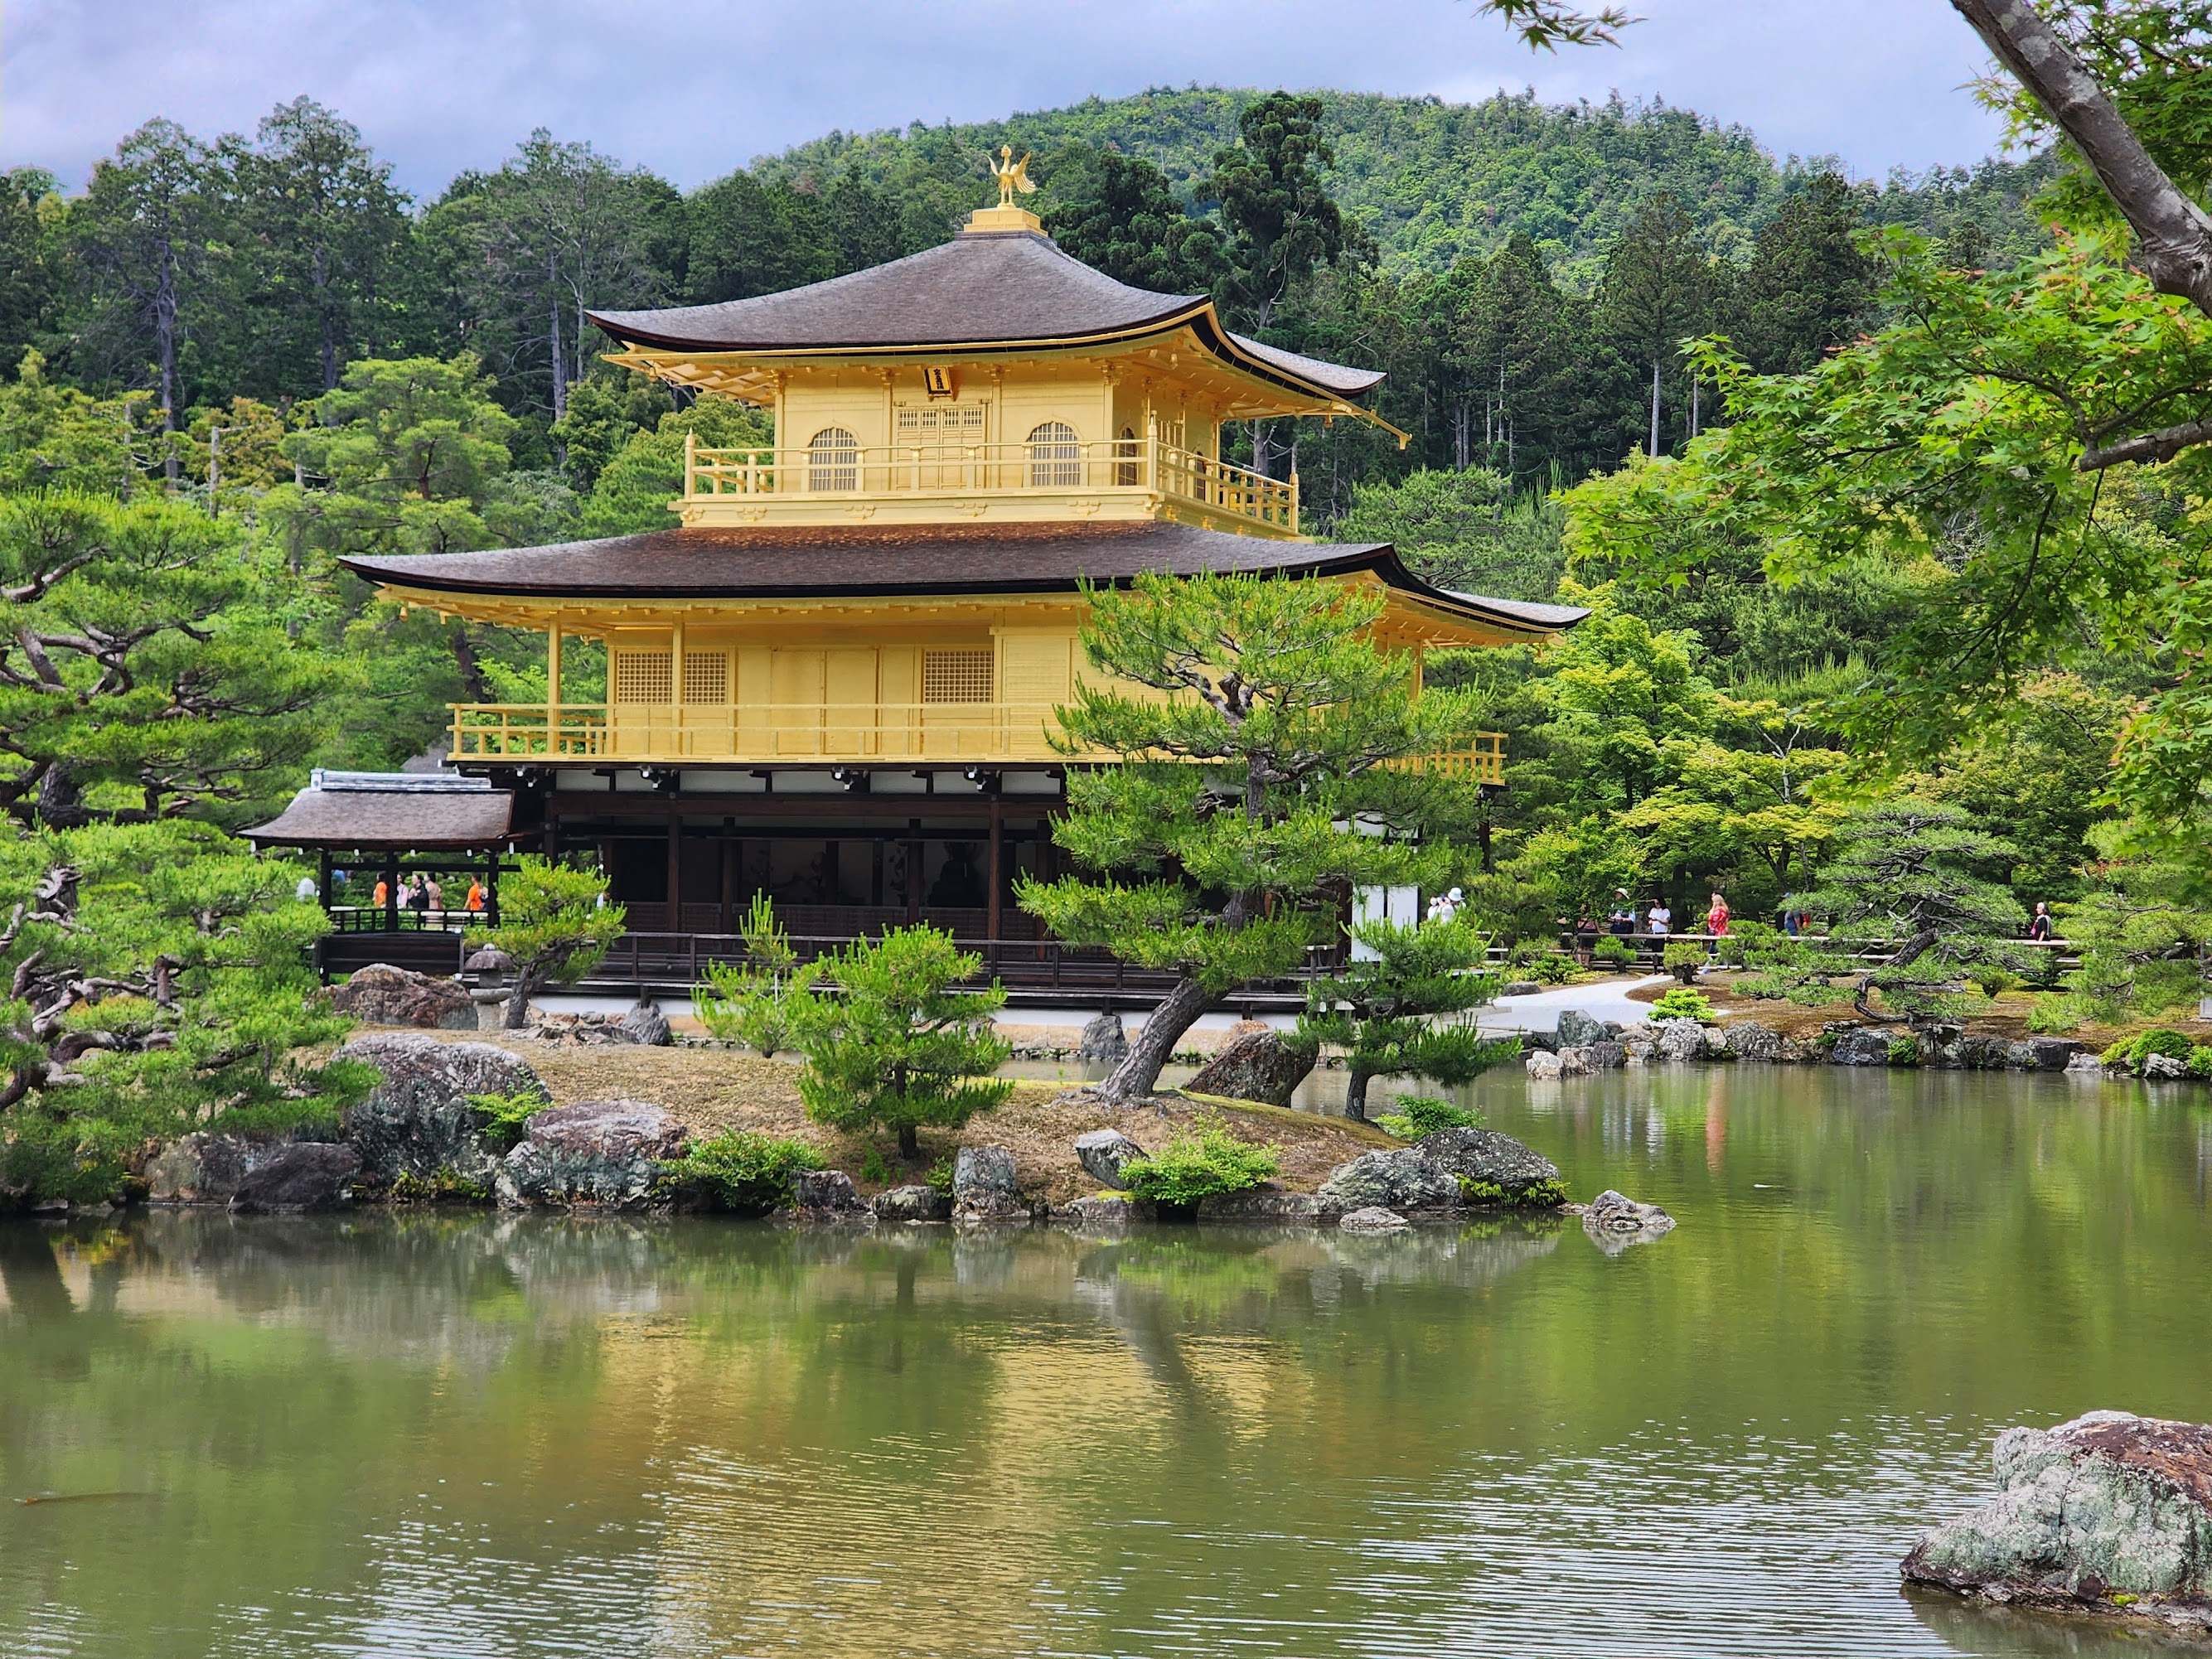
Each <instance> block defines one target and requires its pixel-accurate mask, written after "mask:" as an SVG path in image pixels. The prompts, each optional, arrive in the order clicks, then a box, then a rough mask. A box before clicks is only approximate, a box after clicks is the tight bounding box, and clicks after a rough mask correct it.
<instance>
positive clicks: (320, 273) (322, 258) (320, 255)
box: [315, 248, 338, 392]
mask: <svg viewBox="0 0 2212 1659" xmlns="http://www.w3.org/2000/svg"><path fill="white" fill-rule="evenodd" d="M329 260H330V253H329V251H328V250H327V249H325V248H317V249H316V250H315V316H316V319H317V321H318V322H319V324H320V325H321V327H322V335H323V339H322V345H323V390H324V391H325V392H335V391H337V385H338V331H337V323H336V321H335V320H334V319H332V318H331V292H330V289H331V283H330V269H329Z"/></svg>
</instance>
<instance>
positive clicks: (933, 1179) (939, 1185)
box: [921, 1153, 957, 1198]
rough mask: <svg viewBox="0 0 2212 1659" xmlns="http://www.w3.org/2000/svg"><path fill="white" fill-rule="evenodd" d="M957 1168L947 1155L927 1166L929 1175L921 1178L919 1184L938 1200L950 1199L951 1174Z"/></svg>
mask: <svg viewBox="0 0 2212 1659" xmlns="http://www.w3.org/2000/svg"><path fill="white" fill-rule="evenodd" d="M956 1168H957V1164H955V1162H954V1160H953V1158H952V1157H951V1155H950V1154H949V1153H948V1154H947V1155H946V1156H945V1157H943V1158H939V1159H938V1160H937V1162H936V1163H934V1164H931V1165H930V1166H929V1173H928V1174H927V1175H926V1176H922V1178H921V1184H922V1185H923V1186H925V1187H927V1188H929V1190H930V1191H932V1192H933V1193H935V1194H937V1195H938V1196H939V1198H950V1197H951V1196H952V1174H953V1170H955V1169H956Z"/></svg>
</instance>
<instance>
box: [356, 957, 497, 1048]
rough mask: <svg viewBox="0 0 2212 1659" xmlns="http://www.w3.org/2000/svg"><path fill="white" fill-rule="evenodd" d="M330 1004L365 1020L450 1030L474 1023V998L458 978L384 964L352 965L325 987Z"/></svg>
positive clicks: (473, 1026)
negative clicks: (340, 979)
mask: <svg viewBox="0 0 2212 1659" xmlns="http://www.w3.org/2000/svg"><path fill="white" fill-rule="evenodd" d="M331 1007H332V1008H333V1009H335V1010H336V1011H337V1012H339V1013H341V1014H351V1015H352V1016H353V1017H354V1018H356V1019H359V1020H365V1021H367V1022H368V1024H371V1025H415V1026H428V1027H431V1028H434V1029H439V1030H450V1031H473V1030H476V1028H477V1007H476V1002H475V1000H473V999H472V998H471V996H470V995H469V991H468V987H466V986H465V985H463V984H462V983H461V982H460V981H459V980H454V979H434V978H432V977H431V976H430V975H428V974H417V973H414V972H412V971H410V970H409V969H405V968H394V967H392V965H391V964H390V963H383V962H373V963H370V964H369V965H368V967H366V968H361V969H356V970H355V972H354V975H353V977H352V978H350V979H349V980H347V981H346V982H345V983H344V984H343V985H339V986H334V987H331Z"/></svg>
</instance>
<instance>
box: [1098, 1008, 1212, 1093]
mask: <svg viewBox="0 0 2212 1659" xmlns="http://www.w3.org/2000/svg"><path fill="white" fill-rule="evenodd" d="M1212 1006H1213V997H1212V994H1211V993H1209V992H1208V991H1207V990H1206V987H1204V986H1203V985H1201V984H1200V983H1199V982H1198V981H1196V980H1194V979H1182V980H1178V981H1176V987H1175V989H1174V990H1172V991H1170V992H1169V993H1168V994H1167V995H1166V996H1165V997H1164V999H1162V1000H1161V1002H1160V1006H1158V1007H1157V1008H1155V1009H1153V1010H1152V1013H1151V1014H1150V1015H1149V1016H1147V1017H1146V1020H1145V1025H1144V1029H1143V1030H1140V1031H1139V1032H1138V1033H1137V1040H1136V1041H1135V1042H1133V1043H1131V1044H1130V1045H1129V1054H1128V1058H1127V1059H1126V1060H1123V1061H1122V1062H1121V1064H1120V1065H1119V1066H1115V1068H1114V1069H1113V1071H1112V1072H1111V1073H1108V1075H1107V1077H1106V1079H1105V1080H1104V1081H1103V1082H1102V1083H1100V1084H1099V1085H1098V1086H1097V1092H1098V1093H1099V1094H1100V1095H1102V1096H1103V1097H1105V1098H1106V1099H1108V1100H1110V1101H1115V1102H1116V1103H1120V1102H1123V1101H1130V1100H1135V1099H1137V1098H1138V1097H1140V1096H1143V1095H1148V1094H1150V1093H1152V1088H1153V1085H1156V1084H1158V1082H1159V1080H1160V1068H1161V1067H1162V1066H1165V1065H1166V1064H1167V1063H1168V1060H1169V1059H1170V1056H1172V1055H1173V1054H1174V1053H1175V1047H1176V1042H1179V1041H1180V1040H1181V1039H1182V1034H1183V1033H1184V1032H1185V1031H1188V1030H1190V1028H1191V1027H1192V1025H1194V1024H1196V1023H1197V1020H1198V1017H1199V1016H1200V1014H1202V1013H1204V1012H1206V1010H1207V1009H1208V1008H1210V1007H1212Z"/></svg>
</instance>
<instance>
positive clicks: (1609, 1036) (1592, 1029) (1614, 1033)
mask: <svg viewBox="0 0 2212 1659" xmlns="http://www.w3.org/2000/svg"><path fill="white" fill-rule="evenodd" d="M1618 1036H1620V1027H1619V1026H1618V1025H1615V1024H1613V1022H1612V1021H1611V1020H1605V1019H1600V1018H1598V1017H1597V1016H1596V1015H1595V1014H1593V1013H1591V1012H1589V1011H1587V1010H1586V1009H1582V1008H1562V1009H1560V1010H1559V1046H1560V1047H1561V1048H1588V1047H1589V1045H1590V1044H1591V1043H1593V1042H1612V1041H1613V1040H1614V1039H1615V1038H1616V1037H1618Z"/></svg>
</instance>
